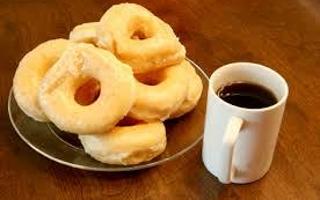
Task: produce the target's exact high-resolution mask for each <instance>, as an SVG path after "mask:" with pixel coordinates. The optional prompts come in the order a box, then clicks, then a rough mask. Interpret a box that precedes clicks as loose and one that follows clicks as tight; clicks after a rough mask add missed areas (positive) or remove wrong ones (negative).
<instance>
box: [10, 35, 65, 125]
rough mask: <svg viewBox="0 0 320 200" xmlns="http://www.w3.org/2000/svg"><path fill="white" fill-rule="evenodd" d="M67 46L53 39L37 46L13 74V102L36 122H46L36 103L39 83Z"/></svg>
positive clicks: (63, 40) (59, 40) (61, 40)
mask: <svg viewBox="0 0 320 200" xmlns="http://www.w3.org/2000/svg"><path fill="white" fill-rule="evenodd" d="M68 44H69V42H68V40H65V39H54V40H49V41H47V42H44V43H42V44H40V45H38V46H37V47H36V48H34V49H33V50H32V51H30V52H29V53H27V54H26V55H25V56H24V57H23V58H22V60H21V61H20V63H19V66H18V68H17V70H16V72H15V75H14V78H13V94H14V97H15V100H16V102H17V104H18V106H19V107H20V108H21V110H22V111H23V112H24V113H25V114H26V115H28V116H29V117H31V118H33V119H34V120H36V121H40V122H46V121H48V118H47V117H46V115H45V114H44V112H43V111H42V109H41V107H40V105H39V102H38V89H39V85H40V82H41V80H42V78H43V77H44V75H45V74H46V72H47V70H48V69H49V68H51V66H52V65H53V64H54V63H55V62H56V61H57V60H58V59H59V57H60V56H61V54H62V53H63V51H64V50H65V49H66V48H67V46H68Z"/></svg>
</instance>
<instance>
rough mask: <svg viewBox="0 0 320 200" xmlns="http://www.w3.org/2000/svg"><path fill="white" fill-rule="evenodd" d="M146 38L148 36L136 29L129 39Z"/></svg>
mask: <svg viewBox="0 0 320 200" xmlns="http://www.w3.org/2000/svg"><path fill="white" fill-rule="evenodd" d="M147 38H149V37H148V36H147V35H146V34H145V32H143V31H142V30H136V31H135V32H133V34H132V35H131V39H133V40H144V39H147Z"/></svg>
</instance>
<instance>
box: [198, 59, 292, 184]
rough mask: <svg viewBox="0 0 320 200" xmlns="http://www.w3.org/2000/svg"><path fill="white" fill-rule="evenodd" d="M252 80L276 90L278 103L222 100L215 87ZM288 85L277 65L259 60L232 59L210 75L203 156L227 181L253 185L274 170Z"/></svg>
mask: <svg viewBox="0 0 320 200" xmlns="http://www.w3.org/2000/svg"><path fill="white" fill-rule="evenodd" d="M238 81H243V82H250V83H255V84H257V85H260V86H264V87H266V88H268V89H269V90H271V91H272V93H273V94H274V95H275V96H276V98H277V100H278V101H277V103H276V104H274V105H271V106H269V107H265V108H259V109H248V108H242V107H238V106H234V105H232V104H229V103H227V102H225V101H224V100H222V99H221V98H220V97H219V96H218V95H217V94H216V91H217V90H218V89H219V88H220V87H222V86H224V85H227V84H230V83H232V82H238ZM288 93H289V89H288V85H287V83H286V81H285V80H284V78H283V77H282V76H281V75H279V74H278V73H277V72H275V71H273V70H272V69H270V68H268V67H265V66H262V65H259V64H254V63H247V62H238V63H231V64H228V65H225V66H222V67H220V68H219V69H217V70H216V71H215V72H214V73H213V74H212V75H211V77H210V81H209V87H208V97H207V98H208V99H207V112H206V122H205V129H204V139H203V152H202V158H203V162H204V164H205V166H206V168H207V169H208V170H209V171H210V172H211V173H212V174H213V175H215V176H216V177H217V178H218V179H219V181H220V182H222V183H249V182H253V181H256V180H258V179H260V178H261V177H263V176H264V175H265V174H266V173H267V171H268V170H269V168H270V165H271V162H272V157H273V152H274V149H275V146H276V142H277V137H278V132H279V129H280V125H281V121H282V116H283V112H284V108H285V104H286V100H287V97H288Z"/></svg>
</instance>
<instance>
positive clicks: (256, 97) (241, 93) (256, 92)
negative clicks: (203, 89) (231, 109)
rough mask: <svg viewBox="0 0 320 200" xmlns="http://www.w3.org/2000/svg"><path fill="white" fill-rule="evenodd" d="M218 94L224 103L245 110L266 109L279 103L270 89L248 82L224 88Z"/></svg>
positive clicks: (235, 83)
mask: <svg viewBox="0 0 320 200" xmlns="http://www.w3.org/2000/svg"><path fill="white" fill-rule="evenodd" d="M217 94H218V96H219V97H220V98H221V99H223V100H224V101H226V102H228V103H230V104H232V105H235V106H239V107H243V108H265V107H268V106H271V105H274V104H276V103H277V98H276V97H275V95H274V94H273V93H272V92H271V91H270V90H269V89H267V88H265V87H263V86H260V85H257V84H253V83H248V82H234V83H231V84H228V85H225V86H222V87H221V88H219V89H218V91H217Z"/></svg>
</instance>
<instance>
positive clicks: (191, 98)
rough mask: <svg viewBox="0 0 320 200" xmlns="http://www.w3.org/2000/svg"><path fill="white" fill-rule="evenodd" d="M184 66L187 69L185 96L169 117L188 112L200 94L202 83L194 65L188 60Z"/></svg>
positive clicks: (195, 103)
mask: <svg viewBox="0 0 320 200" xmlns="http://www.w3.org/2000/svg"><path fill="white" fill-rule="evenodd" d="M186 67H187V68H188V70H189V84H188V92H187V96H186V98H185V100H184V101H183V102H182V104H181V105H180V106H179V108H178V109H177V110H176V111H174V112H173V113H172V114H171V115H170V118H178V117H180V116H182V115H184V114H186V113H188V112H190V111H191V110H192V109H194V107H195V106H196V105H197V104H198V101H199V99H200V97H201V94H202V89H203V85H202V80H201V78H200V76H199V75H198V74H197V73H196V71H195V69H194V67H193V66H192V65H191V64H190V63H189V62H188V64H186Z"/></svg>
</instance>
